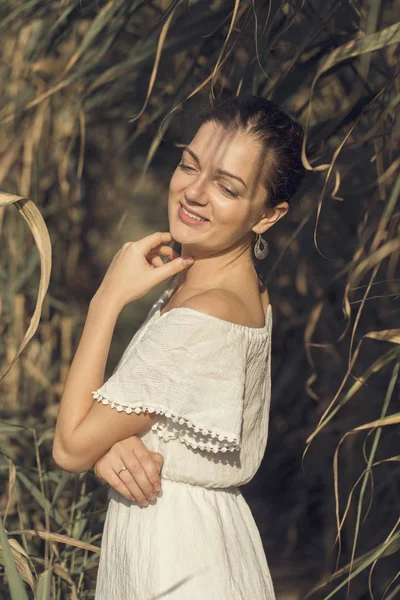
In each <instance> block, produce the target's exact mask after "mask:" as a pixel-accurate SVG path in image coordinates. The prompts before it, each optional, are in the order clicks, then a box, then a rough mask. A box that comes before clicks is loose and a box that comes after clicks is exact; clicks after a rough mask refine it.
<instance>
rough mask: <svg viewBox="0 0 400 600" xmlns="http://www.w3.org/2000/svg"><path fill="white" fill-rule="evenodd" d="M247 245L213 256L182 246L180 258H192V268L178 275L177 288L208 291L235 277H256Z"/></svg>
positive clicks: (250, 251) (249, 246)
mask: <svg viewBox="0 0 400 600" xmlns="http://www.w3.org/2000/svg"><path fill="white" fill-rule="evenodd" d="M251 253H252V249H251V245H250V244H249V243H246V244H245V245H241V246H236V247H234V248H230V249H229V250H228V251H226V250H225V251H222V252H218V253H215V254H209V255H202V254H201V253H200V252H199V253H197V252H196V251H193V248H191V247H190V246H188V245H185V244H182V252H181V255H182V256H193V258H194V259H195V262H194V263H193V265H192V266H190V267H189V268H188V269H185V270H184V271H181V273H179V283H178V286H179V287H182V286H183V285H184V286H185V287H186V286H187V287H190V289H210V288H215V287H218V286H220V285H223V284H224V282H226V281H229V280H231V279H232V277H235V276H238V277H240V276H245V275H248V274H249V272H250V273H252V274H254V275H255V276H256V277H257V273H256V270H255V267H254V262H253V259H252V255H251Z"/></svg>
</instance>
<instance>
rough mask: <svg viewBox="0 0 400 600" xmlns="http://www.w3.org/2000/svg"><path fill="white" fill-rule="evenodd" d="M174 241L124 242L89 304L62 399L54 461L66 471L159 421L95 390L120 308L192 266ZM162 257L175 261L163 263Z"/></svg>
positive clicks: (157, 237)
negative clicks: (109, 401)
mask: <svg viewBox="0 0 400 600" xmlns="http://www.w3.org/2000/svg"><path fill="white" fill-rule="evenodd" d="M171 240H172V236H171V233H170V232H159V231H158V232H155V233H153V234H150V235H148V236H146V237H145V238H143V239H141V240H138V241H137V242H128V243H126V244H124V245H123V247H122V248H121V250H119V252H117V254H116V255H115V256H114V258H113V260H112V262H111V264H110V266H109V268H108V270H107V273H106V274H105V277H104V279H103V281H102V283H101V285H100V287H99V289H98V290H97V292H96V294H95V295H94V297H93V299H92V301H91V302H90V306H89V311H88V315H87V318H86V323H85V326H84V329H83V332H82V336H81V339H80V342H79V346H78V349H77V351H76V353H75V356H74V359H73V361H72V364H71V367H70V370H69V373H68V377H67V380H66V383H65V388H64V393H63V395H62V398H61V403H60V408H59V412H58V416H57V424H56V430H55V436H54V443H53V458H54V460H55V461H56V463H57V464H58V465H59V466H60V467H61V468H63V469H65V470H66V471H75V472H78V473H79V472H81V471H87V470H88V469H90V468H91V467H93V465H94V464H95V463H96V462H97V461H98V460H99V458H101V457H102V456H104V454H106V452H107V451H108V450H109V449H110V448H111V446H113V444H115V442H118V441H120V440H123V439H125V438H127V437H129V436H131V435H138V434H140V433H143V432H144V431H146V430H147V429H149V428H150V427H151V425H152V424H153V423H154V421H156V420H157V419H158V418H159V416H158V415H157V414H156V413H146V412H144V413H140V414H136V413H132V414H127V413H126V412H124V411H121V412H118V411H117V410H115V409H112V408H111V407H110V406H104V405H103V404H101V403H98V402H95V401H94V400H93V397H92V391H95V390H97V389H98V388H99V387H101V386H102V385H103V378H104V370H105V364H106V360H107V356H108V352H109V349H110V343H111V338H112V334H113V331H114V328H115V323H116V321H117V318H118V316H119V313H120V312H121V310H122V308H123V307H124V306H125V305H126V304H128V303H129V302H132V301H134V300H137V299H138V298H141V297H142V296H144V295H145V294H147V293H148V292H149V291H150V290H151V289H152V288H153V287H154V286H155V285H158V284H160V283H161V282H163V281H165V280H166V279H167V278H169V277H171V276H174V275H176V274H177V273H179V272H180V271H183V270H184V269H187V267H188V266H189V265H190V264H192V262H193V259H188V258H187V257H181V256H179V255H178V254H177V252H175V250H173V249H172V248H171V247H170V246H167V245H166V244H167V243H169V242H171ZM161 256H165V257H168V258H170V259H171V260H170V261H169V262H167V263H165V264H164V263H163V261H162V259H161ZM115 400H118V398H116V399H115Z"/></svg>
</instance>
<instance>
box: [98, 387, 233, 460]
mask: <svg viewBox="0 0 400 600" xmlns="http://www.w3.org/2000/svg"><path fill="white" fill-rule="evenodd" d="M92 396H93V398H95V399H96V400H97V401H98V402H101V403H102V404H105V405H106V404H108V405H109V406H110V407H111V408H115V409H116V410H117V411H118V412H123V411H124V412H126V413H127V414H128V415H130V414H132V413H136V414H140V413H142V412H148V413H156V414H160V415H164V416H165V417H167V418H168V421H167V422H166V423H159V422H156V423H154V425H152V427H151V429H152V430H153V431H155V432H156V433H157V435H158V436H159V437H160V438H163V440H164V441H165V442H168V441H169V440H171V439H173V440H176V439H179V440H180V441H181V442H183V443H185V444H186V445H187V446H190V447H191V448H199V449H200V450H206V451H208V452H214V453H216V452H234V451H235V450H239V449H240V443H239V439H238V437H237V436H236V435H234V434H224V433H222V432H221V431H219V432H218V431H215V430H211V429H207V428H206V427H202V426H201V425H198V424H194V423H193V422H192V421H190V420H189V419H185V418H184V417H183V416H182V415H176V414H174V413H172V412H171V411H170V410H169V409H168V408H166V407H165V406H155V405H153V406H148V405H145V404H144V403H138V404H137V406H135V407H133V406H132V405H130V404H124V403H121V402H115V401H114V400H108V399H107V398H105V397H104V396H103V395H102V394H100V393H99V392H98V391H95V392H92ZM174 423H176V424H177V425H178V427H174Z"/></svg>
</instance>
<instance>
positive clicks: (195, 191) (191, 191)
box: [183, 178, 208, 206]
mask: <svg viewBox="0 0 400 600" xmlns="http://www.w3.org/2000/svg"><path fill="white" fill-rule="evenodd" d="M183 196H184V198H185V202H187V205H188V206H190V204H191V203H196V204H199V205H200V206H205V205H206V204H207V202H208V198H207V194H206V192H205V182H203V183H202V182H201V178H197V180H196V181H195V182H192V183H191V184H190V185H188V186H187V187H186V188H185V190H184V192H183Z"/></svg>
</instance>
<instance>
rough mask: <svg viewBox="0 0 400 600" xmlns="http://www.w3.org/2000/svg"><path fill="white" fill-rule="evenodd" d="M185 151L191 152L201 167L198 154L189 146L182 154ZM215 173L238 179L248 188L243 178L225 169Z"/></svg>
mask: <svg viewBox="0 0 400 600" xmlns="http://www.w3.org/2000/svg"><path fill="white" fill-rule="evenodd" d="M185 150H186V152H189V154H190V155H191V156H192V157H193V158H194V160H195V161H196V162H197V164H198V165H199V166H200V160H199V158H198V156H196V154H195V153H194V152H193V150H191V149H190V148H189V147H188V146H185V147H184V148H183V150H182V152H184V151H185ZM215 172H216V173H218V174H220V175H227V176H228V177H232V178H233V179H237V180H238V181H240V183H243V185H244V187H245V188H247V185H246V184H245V182H244V181H243V179H242V178H241V177H237V176H236V175H233V174H232V173H229V171H224V170H223V169H217V170H216V171H215Z"/></svg>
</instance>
